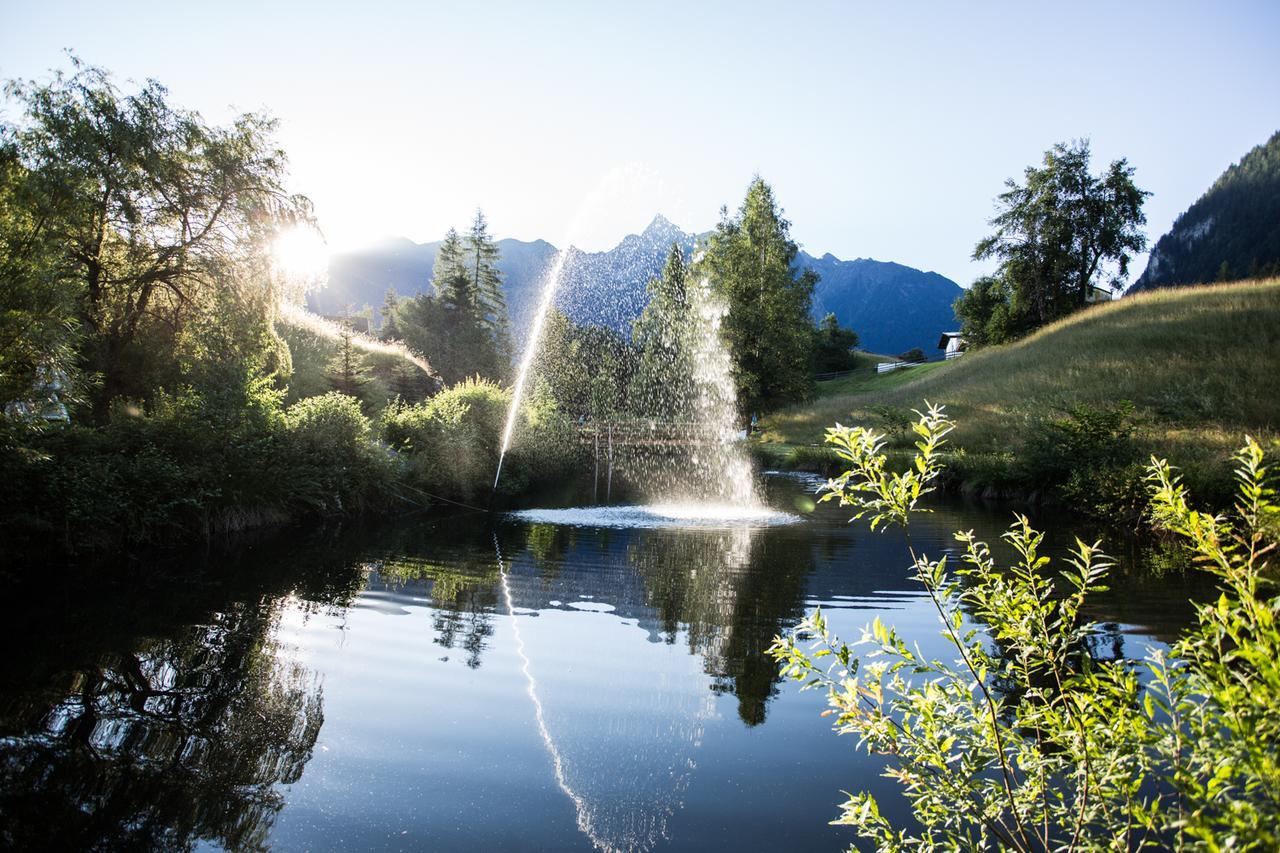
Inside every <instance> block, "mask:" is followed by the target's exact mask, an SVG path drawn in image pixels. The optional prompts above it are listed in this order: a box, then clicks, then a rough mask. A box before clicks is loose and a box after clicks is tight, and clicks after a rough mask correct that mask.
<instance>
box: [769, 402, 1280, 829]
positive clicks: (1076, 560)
mask: <svg viewBox="0 0 1280 853" xmlns="http://www.w3.org/2000/svg"><path fill="white" fill-rule="evenodd" d="M951 428H952V424H951V422H950V420H949V419H947V418H946V417H945V415H944V414H943V413H942V411H941V410H940V409H938V408H931V409H930V410H929V411H928V412H926V413H925V414H924V415H923V416H922V417H921V418H920V420H919V422H918V423H917V424H916V425H915V431H916V433H917V435H919V436H920V440H919V441H918V442H917V450H918V453H917V455H916V460H915V465H914V467H912V468H909V469H908V470H906V471H904V472H902V473H898V474H889V473H887V471H886V463H885V457H884V454H883V453H882V452H881V450H882V448H883V446H884V444H883V438H882V436H880V435H877V434H875V433H872V432H870V431H868V430H866V429H864V428H861V427H858V428H855V429H848V428H844V427H837V428H834V429H831V430H828V441H829V442H830V443H831V444H832V445H834V446H835V448H836V450H837V452H838V453H839V454H840V456H841V457H842V458H843V459H845V460H846V462H848V463H849V464H850V468H849V470H848V471H846V472H845V473H844V474H842V475H841V476H840V477H838V478H836V479H835V480H833V481H832V482H831V484H830V485H829V486H828V489H829V491H828V492H827V494H825V495H824V496H823V500H838V501H839V502H840V504H841V506H852V507H854V508H855V511H856V514H855V518H862V517H867V516H869V517H870V524H871V526H872V528H873V529H874V528H876V527H878V526H880V525H883V524H897V525H900V526H902V527H903V528H904V530H906V531H907V547H908V551H909V553H910V557H911V559H912V561H913V569H914V573H915V577H916V579H917V580H918V581H919V582H920V583H921V584H922V585H923V587H924V589H925V591H926V592H927V593H928V595H929V598H930V600H931V601H932V602H933V604H934V605H935V607H936V609H937V612H938V615H939V617H940V621H941V623H942V627H943V635H944V637H946V639H947V640H948V641H949V642H950V644H951V645H952V647H953V648H954V650H955V652H956V655H957V658H956V660H955V661H954V662H952V663H945V662H942V661H938V660H932V661H931V660H926V659H922V658H921V657H920V656H919V653H918V649H917V648H915V647H913V646H910V645H908V643H907V642H906V641H905V640H904V639H903V638H902V637H901V636H899V635H898V634H897V632H896V631H894V630H893V629H892V628H888V627H886V626H884V625H883V624H881V622H880V620H879V619H877V620H876V621H875V622H874V623H873V624H872V625H871V626H870V628H869V629H868V630H867V631H865V632H864V634H863V637H862V639H861V641H860V643H859V644H858V645H862V646H865V647H867V649H868V652H867V653H866V654H865V655H863V656H862V657H861V658H858V657H855V656H854V653H853V650H852V649H851V647H850V646H849V645H847V644H845V643H842V642H841V641H840V640H839V639H838V638H836V637H834V636H832V635H831V633H830V632H829V631H828V629H827V625H826V622H825V620H824V618H823V616H822V613H821V610H818V611H815V612H814V613H813V614H812V615H811V616H810V617H809V618H808V619H806V620H805V621H804V622H803V623H802V624H801V625H800V626H799V627H798V628H797V629H796V631H795V632H793V633H792V634H791V635H790V636H789V637H787V638H786V639H783V638H775V641H774V645H773V647H772V649H771V651H772V654H773V655H774V656H775V658H777V659H778V660H779V661H780V662H782V664H783V667H784V674H785V675H787V676H788V677H790V678H793V679H795V680H797V681H800V682H803V683H804V684H805V686H806V687H813V686H823V687H826V689H827V691H828V694H827V700H828V704H829V705H830V707H831V709H832V712H833V713H834V714H835V715H836V716H835V727H836V729H837V731H839V732H841V733H846V732H847V733H853V734H857V735H858V736H859V739H860V744H861V745H865V746H866V747H867V748H868V749H869V750H870V751H871V752H873V753H878V754H881V755H884V756H886V757H887V758H888V760H889V761H890V767H889V769H888V770H887V772H886V774H885V775H886V776H888V777H889V778H892V779H896V780H898V781H899V782H900V783H901V785H902V787H903V793H904V794H905V796H906V798H907V800H908V801H909V803H910V805H911V808H912V812H913V814H914V817H915V820H916V823H915V825H913V826H912V827H909V828H907V827H894V826H892V825H891V824H890V823H889V821H888V820H887V819H886V818H884V817H883V816H882V815H881V814H880V810H879V805H878V803H877V802H876V800H875V798H874V797H873V796H872V795H871V794H869V793H865V792H864V793H858V794H854V795H852V796H850V798H849V800H848V801H847V802H846V803H845V804H844V805H843V807H842V814H841V817H840V819H839V820H838V821H836V822H837V823H842V824H847V825H851V826H853V827H854V828H855V829H856V830H857V832H858V834H859V835H860V836H861V837H862V838H864V839H867V840H868V841H870V842H872V843H874V844H875V845H876V846H877V847H878V848H879V849H882V850H906V849H918V848H934V847H943V848H946V849H965V850H985V849H992V848H995V847H999V848H1001V849H1004V848H1008V849H1014V850H1026V851H1030V850H1036V851H1039V850H1050V849H1136V848H1141V847H1158V848H1170V849H1171V848H1178V849H1181V848H1183V847H1185V846H1194V847H1198V848H1205V849H1213V850H1216V849H1225V848H1232V849H1234V848H1240V849H1276V847H1277V844H1278V843H1280V831H1278V829H1277V828H1278V827H1280V751H1278V750H1277V744H1280V715H1277V714H1276V713H1275V708H1276V707H1278V706H1280V625H1278V624H1277V619H1278V618H1280V596H1276V595H1275V589H1274V586H1273V579H1272V578H1270V576H1269V574H1268V572H1269V565H1268V563H1267V558H1268V556H1269V555H1270V554H1271V553H1272V552H1273V551H1274V548H1275V540H1274V535H1275V532H1276V528H1275V524H1276V520H1277V518H1280V506H1277V504H1276V503H1275V491H1274V489H1273V488H1272V485H1271V481H1272V479H1273V478H1272V477H1271V475H1270V474H1269V472H1268V470H1267V468H1266V466H1265V464H1264V455H1263V451H1262V449H1261V448H1260V447H1259V445H1258V444H1257V443H1256V442H1254V441H1252V440H1251V439H1249V440H1246V444H1245V446H1244V447H1243V448H1242V449H1241V450H1240V451H1239V452H1238V453H1237V455H1236V461H1237V472H1236V474H1237V479H1238V482H1239V500H1238V502H1237V504H1236V513H1235V517H1234V518H1232V519H1228V518H1227V517H1225V516H1219V515H1209V514H1206V513H1201V512H1197V511H1195V510H1192V509H1191V508H1190V506H1189V503H1188V496H1187V493H1186V490H1185V489H1184V487H1183V486H1182V484H1181V483H1180V481H1179V479H1178V477H1177V476H1176V475H1175V474H1174V473H1173V471H1172V469H1171V468H1170V467H1169V465H1168V463H1166V462H1164V461H1161V460H1156V459H1152V462H1151V465H1150V468H1149V474H1148V478H1147V480H1148V483H1149V485H1150V487H1151V517H1152V519H1153V521H1154V522H1155V523H1156V524H1157V526H1158V527H1160V528H1161V529H1163V530H1165V531H1166V532H1167V533H1168V534H1169V535H1171V536H1172V537H1175V538H1177V539H1178V540H1180V541H1181V542H1182V549H1183V551H1184V553H1186V554H1188V555H1190V556H1191V557H1193V558H1194V560H1195V561H1196V563H1198V564H1199V565H1201V566H1203V567H1204V568H1205V569H1207V570H1208V571H1210V572H1211V573H1213V574H1214V575H1216V576H1217V578H1218V579H1219V581H1220V582H1221V588H1222V593H1221V596H1220V597H1219V598H1218V600H1217V601H1216V602H1213V603H1211V604H1206V605H1198V606H1197V608H1196V611H1197V621H1196V624H1195V625H1193V626H1192V627H1191V629H1190V630H1189V631H1188V632H1187V633H1186V634H1185V635H1184V636H1183V637H1182V638H1181V639H1179V640H1178V642H1176V643H1175V644H1174V645H1173V648H1172V650H1171V652H1170V654H1169V655H1167V656H1166V655H1165V654H1164V653H1163V652H1160V651H1157V650H1152V651H1151V652H1150V654H1149V655H1148V658H1147V660H1146V662H1145V669H1146V671H1147V678H1146V679H1145V680H1144V679H1142V678H1140V677H1139V674H1138V672H1137V671H1136V670H1135V667H1134V666H1133V665H1132V664H1130V663H1128V662H1125V661H1107V660H1099V659H1095V658H1094V657H1093V656H1092V655H1091V653H1090V646H1089V643H1088V639H1089V637H1090V636H1091V634H1092V632H1093V627H1094V626H1093V625H1092V624H1091V623H1089V622H1088V621H1087V619H1086V618H1085V616H1084V614H1085V613H1086V612H1087V603H1088V599H1089V597H1090V596H1091V595H1092V594H1093V593H1095V592H1097V591H1099V590H1102V589H1104V588H1105V587H1104V586H1103V584H1104V582H1105V579H1106V575H1107V573H1108V570H1109V568H1110V565H1111V564H1110V561H1109V560H1108V559H1107V557H1106V556H1105V555H1103V554H1102V552H1101V550H1100V549H1099V546H1098V544H1097V543H1094V544H1087V543H1084V542H1081V541H1079V540H1077V542H1076V546H1075V548H1074V550H1073V552H1072V553H1071V555H1070V557H1069V558H1068V560H1067V565H1066V566H1065V567H1061V568H1057V569H1054V568H1053V567H1052V566H1051V564H1050V561H1049V559H1048V558H1046V557H1042V556H1041V555H1040V553H1039V548H1040V545H1041V542H1042V541H1043V534H1041V533H1039V532H1037V531H1035V530H1034V529H1032V528H1031V526H1030V524H1029V522H1028V521H1027V519H1026V518H1025V517H1017V518H1016V520H1015V522H1014V524H1013V525H1012V527H1011V528H1010V530H1009V532H1008V533H1007V534H1005V538H1006V539H1007V540H1008V542H1009V543H1010V544H1011V545H1012V546H1013V547H1014V549H1015V550H1016V552H1017V554H1018V560H1017V562H1016V564H1015V565H1013V566H1011V567H1008V568H997V567H996V565H995V563H994V561H993V559H992V557H991V554H990V551H989V549H988V547H987V545H986V543H983V542H981V541H978V540H977V539H976V538H975V537H974V536H973V535H972V533H958V534H956V539H957V541H958V542H960V543H961V546H962V548H961V551H962V556H961V557H960V558H959V566H958V567H956V568H955V569H954V570H953V569H951V568H950V566H949V564H948V558H947V557H943V558H941V559H938V560H934V559H931V558H930V557H929V556H928V555H925V554H917V553H916V552H915V551H914V549H913V547H912V545H911V539H910V532H909V530H910V518H911V516H912V515H913V514H914V513H916V512H919V511H922V510H920V509H919V508H918V502H919V500H920V498H921V497H922V496H924V495H926V494H928V493H929V492H931V491H932V490H933V487H934V483H935V481H936V480H937V478H938V476H939V474H940V473H941V471H942V468H941V465H940V463H939V461H938V460H939V456H938V449H939V448H940V447H941V446H942V445H943V444H944V443H945V441H946V435H947V434H948V433H949V432H950V431H951ZM966 616H969V617H971V618H976V619H978V620H980V621H981V622H982V623H984V624H985V626H986V631H985V632H979V631H978V630H967V629H966V628H965V626H964V622H965V618H966ZM810 641H811V645H809V646H808V648H809V650H808V651H806V650H805V649H803V648H801V644H802V643H804V644H808V643H809V642H810ZM824 658H826V659H829V660H830V661H831V663H830V665H829V666H828V665H824V664H823V663H822V661H823V659H824ZM909 833H915V834H914V835H909Z"/></svg>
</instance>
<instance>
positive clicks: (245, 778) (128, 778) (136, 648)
mask: <svg viewBox="0 0 1280 853" xmlns="http://www.w3.org/2000/svg"><path fill="white" fill-rule="evenodd" d="M337 579H341V582H340V583H338V584H337V585H335V583H334V581H335V580H337ZM81 580H89V582H90V583H92V580H90V579H84V578H76V579H75V582H80V581H81ZM240 580H241V581H244V579H243V578H241V579H240ZM359 580H362V578H360V577H359V576H358V574H355V573H352V572H351V571H349V570H346V567H345V566H344V567H341V568H340V569H339V571H338V572H337V573H336V574H334V575H328V576H326V577H325V578H324V580H323V582H322V583H321V584H320V585H319V586H318V588H316V589H313V590H311V592H312V593H314V594H313V597H312V598H311V599H310V600H309V601H306V602H303V601H302V600H301V599H298V598H297V597H296V593H297V592H298V591H299V590H298V589H295V588H281V587H275V588H272V587H271V586H270V585H269V584H266V585H264V584H261V583H254V582H252V581H250V582H249V583H247V584H246V583H239V584H237V583H235V582H232V583H228V584H226V585H225V586H222V587H219V586H216V585H213V584H208V585H206V584H205V583H202V579H200V578H199V577H196V578H192V577H190V576H188V577H186V578H183V579H181V580H179V579H177V578H172V577H164V576H152V575H146V576H144V578H143V580H142V581H141V585H142V586H143V587H144V589H143V590H142V591H141V593H139V591H138V590H137V589H134V588H133V587H131V586H130V587H125V588H123V589H122V588H119V587H111V586H108V587H105V588H102V589H95V590H89V591H86V592H90V593H96V594H92V595H90V596H86V597H85V598H84V599H79V600H77V599H75V598H71V599H69V600H68V601H67V602H66V604H65V605H64V607H63V609H62V610H61V612H60V613H59V611H58V609H56V608H46V607H42V606H40V605H43V604H47V602H32V601H28V602H26V603H27V604H28V605H32V604H34V605H35V606H34V607H28V608H27V609H26V611H25V612H24V613H19V614H15V620H16V622H17V624H16V625H15V626H12V627H14V628H16V630H17V631H18V632H20V635H21V636H24V637H26V638H29V637H31V636H32V634H21V632H24V631H30V632H35V633H34V636H36V637H40V638H41V639H42V640H43V642H42V643H41V644H39V645H38V646H31V647H30V648H24V649H22V655H21V656H5V657H6V660H5V663H4V669H3V680H2V682H0V683H3V684H4V686H5V689H4V691H3V699H2V700H0V813H3V814H4V816H5V820H4V821H3V829H2V830H0V842H3V843H2V845H0V846H4V847H6V848H16V849H104V848H105V849H166V850H168V849H186V848H189V847H191V846H192V845H193V844H194V843H195V842H196V841H198V840H207V841H212V842H214V843H217V844H219V845H222V846H225V847H229V848H235V849H258V848H262V847H265V846H266V843H267V838H268V836H269V834H270V832H271V828H272V824H273V821H274V819H275V816H276V815H277V813H278V812H279V810H280V809H281V807H282V805H283V802H284V801H283V799H282V797H281V794H280V793H279V790H278V786H279V785H280V784H288V783H290V782H294V781H296V780H297V779H298V778H300V777H301V775H302V771H303V768H304V767H305V765H306V763H307V762H308V760H310V758H311V756H312V750H313V748H314V746H315V743H316V738H317V735H318V733H319V731H320V727H321V725H322V724H323V722H324V716H323V711H322V707H323V692H322V690H321V688H320V685H319V682H318V680H317V678H316V675H315V673H313V672H310V671H308V670H307V669H306V668H305V667H302V666H299V665H298V664H296V663H295V662H292V661H290V660H289V659H288V657H287V656H286V655H281V654H280V649H279V648H278V645H277V643H276V641H275V639H274V636H275V631H276V627H277V626H278V623H279V619H280V615H281V613H282V611H283V610H284V609H285V608H287V607H298V608H302V609H307V608H318V607H322V606H332V605H340V604H341V603H342V602H343V601H345V600H349V598H350V595H351V594H352V593H353V592H354V588H355V586H356V585H357V584H358V582H359ZM135 582H137V581H135ZM63 592H65V591H63ZM70 595H74V593H70ZM210 598H212V599H214V600H215V602H216V603H215V604H214V607H213V608H212V609H210V608H209V605H210V601H209V599H210ZM36 615H38V616H39V617H40V618H39V621H38V622H37V621H36V619H35V618H32V617H33V616H36ZM58 617H61V618H58ZM33 679H34V684H35V687H34V689H33V688H32V685H33V681H32V680H33ZM19 688H25V689H19Z"/></svg>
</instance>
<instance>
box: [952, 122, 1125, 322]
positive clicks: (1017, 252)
mask: <svg viewBox="0 0 1280 853" xmlns="http://www.w3.org/2000/svg"><path fill="white" fill-rule="evenodd" d="M1089 156H1090V155H1089V143H1088V141H1087V140H1086V141H1077V142H1073V143H1071V144H1069V145H1068V144H1065V143H1058V144H1057V145H1054V146H1053V147H1052V148H1051V149H1049V150H1048V151H1046V152H1045V155H1044V164H1043V166H1041V167H1040V168H1037V167H1035V166H1028V167H1027V169H1026V171H1025V172H1024V178H1025V182H1024V183H1022V184H1019V183H1018V182H1017V181H1015V180H1013V179H1012V178H1010V179H1009V180H1008V181H1006V182H1005V186H1006V187H1007V188H1008V189H1007V190H1006V191H1005V192H1004V193H1001V194H1000V195H999V196H998V197H997V200H996V208H997V211H998V212H997V214H996V216H995V218H994V219H992V220H991V225H993V226H994V227H995V233H994V234H992V235H991V236H989V237H986V238H985V239H983V240H982V241H980V242H979V243H978V245H977V246H976V247H975V248H974V250H973V258H974V260H986V259H988V258H996V259H998V260H999V262H1000V268H999V270H998V272H997V274H996V275H997V277H999V278H1001V279H1003V280H1004V285H1003V287H1004V288H1005V289H1006V290H1007V292H1008V301H1007V303H1005V304H1007V309H1006V310H1007V313H1008V316H1009V321H1008V324H1007V326H1008V333H1009V334H1012V335H1021V334H1025V333H1026V332H1028V331H1030V330H1032V329H1035V328H1038V327H1040V326H1043V325H1044V324H1045V323H1049V322H1051V321H1053V320H1056V319H1058V318H1059V317H1063V316H1066V315H1067V314H1070V313H1071V312H1073V311H1077V310H1079V309H1080V308H1083V307H1084V306H1085V305H1086V304H1087V302H1088V300H1089V296H1090V293H1091V291H1092V290H1093V289H1094V288H1095V287H1101V288H1107V289H1111V288H1117V287H1120V286H1122V285H1123V283H1124V280H1125V278H1126V277H1127V276H1128V272H1129V260H1130V258H1131V257H1132V256H1133V255H1134V254H1135V253H1138V252H1141V251H1142V250H1143V249H1144V248H1146V237H1145V236H1144V235H1143V233H1142V231H1141V227H1142V226H1143V225H1145V224H1146V221H1147V219H1146V216H1145V214H1143V212H1142V205H1143V203H1144V201H1145V200H1146V197H1147V196H1148V195H1150V193H1148V192H1145V191H1143V190H1140V189H1138V188H1137V187H1136V186H1135V185H1134V183H1133V173H1134V169H1133V167H1131V166H1129V164H1128V162H1127V161H1126V160H1124V159H1120V160H1116V161H1114V162H1112V163H1111V165H1110V166H1108V167H1107V169H1106V170H1104V171H1103V172H1102V173H1101V174H1099V175H1097V176H1095V175H1092V174H1090V172H1089ZM997 292H998V291H996V290H993V289H991V288H988V289H987V292H986V296H987V297H990V296H991V295H994V294H996V293H997ZM999 305H1000V302H998V301H997V302H995V303H991V302H990V301H989V300H987V299H982V300H976V301H974V302H965V303H964V304H962V305H959V306H957V307H958V308H962V309H963V310H965V311H967V312H969V313H967V314H965V315H964V316H963V319H964V321H965V323H966V324H968V325H970V326H973V327H983V326H986V325H987V322H988V320H989V319H990V317H991V315H988V314H982V313H980V311H982V310H986V309H987V308H988V307H991V310H993V311H994V310H995V308H998V307H999Z"/></svg>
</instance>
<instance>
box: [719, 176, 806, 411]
mask: <svg viewBox="0 0 1280 853" xmlns="http://www.w3.org/2000/svg"><path fill="white" fill-rule="evenodd" d="M798 253H799V247H798V246H796V244H795V242H794V241H793V240H792V239H791V224H790V223H789V222H788V221H787V220H786V219H785V218H783V216H782V211H781V210H780V209H779V208H778V205H777V202H776V201H775V200H774V197H773V190H772V189H771V188H770V187H769V185H768V184H766V183H765V182H764V181H763V180H762V179H760V178H759V177H757V178H756V179H755V180H753V181H752V182H751V186H750V187H748V189H747V196H746V198H745V199H744V200H743V202H742V206H741V207H740V208H739V209H738V212H737V215H736V216H730V215H729V212H728V210H727V209H726V210H723V211H722V212H721V219H720V223H719V224H718V225H717V226H716V229H715V231H713V232H712V233H711V236H710V237H708V238H707V243H706V246H705V249H704V251H703V253H702V255H701V258H700V260H699V261H698V263H697V264H695V272H694V276H695V277H697V278H702V277H706V278H708V279H709V280H710V282H711V287H712V289H713V291H714V292H715V293H716V294H718V295H719V296H721V297H722V298H724V300H725V302H726V303H727V305H728V309H729V313H728V316H727V317H726V318H725V320H724V324H723V327H722V334H723V335H724V337H725V341H726V343H727V344H728V346H729V351H730V352H731V353H732V355H733V367H734V382H735V384H736V386H737V394H738V407H739V409H740V410H741V411H742V412H743V413H750V412H755V411H759V410H762V409H769V408H774V407H777V406H779V405H782V404H784V403H788V402H792V401H795V400H802V399H804V398H805V397H808V396H809V395H810V394H811V393H812V391H813V380H812V377H811V376H810V375H809V365H810V364H811V363H812V350H813V331H812V325H811V321H810V319H809V304H810V301H811V299H812V296H813V288H814V285H815V284H816V283H817V281H818V276H817V274H816V273H814V272H813V271H812V270H804V271H803V272H797V271H796V270H795V269H794V264H795V260H796V256H797V254H798Z"/></svg>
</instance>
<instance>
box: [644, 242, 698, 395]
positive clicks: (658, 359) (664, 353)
mask: <svg viewBox="0 0 1280 853" xmlns="http://www.w3.org/2000/svg"><path fill="white" fill-rule="evenodd" d="M688 276H689V272H688V268H687V267H686V266H685V261H684V251H683V250H682V249H681V248H680V246H679V244H677V243H672V244H671V251H670V252H669V253H668V254H667V262H666V265H665V266H664V267H663V270H662V276H661V277H660V278H655V279H652V280H651V281H650V282H649V285H648V292H649V302H648V304H647V305H645V307H644V311H642V312H641V314H640V316H639V317H638V318H637V319H636V321H635V324H634V325H633V327H632V333H631V340H632V344H633V345H634V346H635V347H636V348H637V350H638V351H639V357H638V363H637V365H636V372H635V376H634V378H633V380H632V384H631V393H630V399H631V403H632V408H634V409H635V411H636V412H637V413H638V414H644V415H650V416H657V415H669V414H670V413H673V412H681V411H683V410H684V408H685V407H686V406H685V404H686V403H687V402H688V395H689V394H690V393H691V392H692V382H693V379H692V377H693V369H692V364H691V363H690V358H691V348H690V340H689V335H690V334H691V328H690V325H691V324H690V316H689V311H690V306H689V293H688V284H689V282H688Z"/></svg>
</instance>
